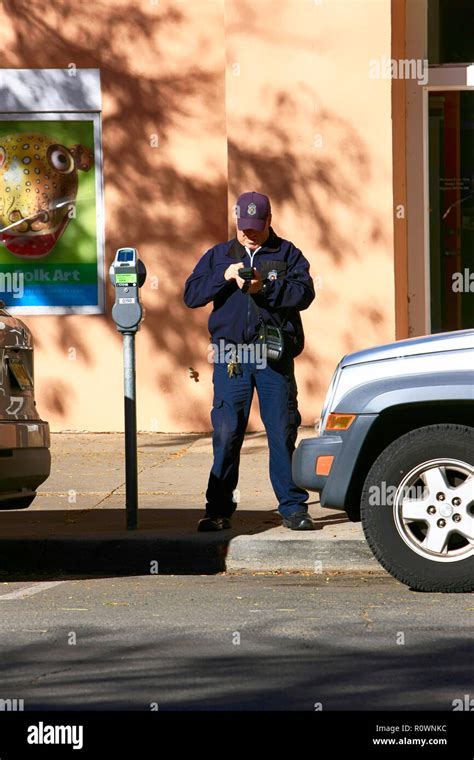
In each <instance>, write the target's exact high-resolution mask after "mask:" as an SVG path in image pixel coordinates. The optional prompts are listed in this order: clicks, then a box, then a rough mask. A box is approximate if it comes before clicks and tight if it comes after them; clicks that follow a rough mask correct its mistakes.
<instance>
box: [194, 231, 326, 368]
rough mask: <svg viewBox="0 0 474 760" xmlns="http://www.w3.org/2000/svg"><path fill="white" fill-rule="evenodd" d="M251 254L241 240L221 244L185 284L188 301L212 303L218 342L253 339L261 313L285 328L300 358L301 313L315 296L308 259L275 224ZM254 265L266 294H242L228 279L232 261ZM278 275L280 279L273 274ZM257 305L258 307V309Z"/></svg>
mask: <svg viewBox="0 0 474 760" xmlns="http://www.w3.org/2000/svg"><path fill="white" fill-rule="evenodd" d="M252 259H253V261H252V260H251V258H250V257H249V255H248V253H247V251H246V250H245V247H244V246H243V245H242V244H241V243H239V241H238V240H237V238H233V239H232V240H228V241H227V242H226V243H219V244H218V245H216V246H214V247H213V248H211V249H210V250H208V251H206V253H205V254H204V255H203V256H202V257H201V259H200V260H199V261H198V263H197V265H196V267H195V268H194V270H193V272H192V273H191V274H190V276H189V277H188V279H187V280H186V284H185V286H184V302H185V304H186V305H187V306H189V307H190V308H191V309H195V308H196V307H198V306H205V305H206V304H207V303H209V302H210V301H213V305H214V308H213V310H212V312H211V314H210V316H209V323H208V326H209V333H210V336H211V340H212V342H213V343H216V342H217V341H218V340H219V339H221V338H222V339H224V340H225V341H226V342H229V343H251V342H252V341H254V340H255V339H256V338H257V336H258V329H259V321H260V317H261V318H262V319H263V321H264V322H265V323H267V324H271V325H277V326H278V327H282V329H283V332H284V334H285V336H286V338H287V339H286V341H285V342H286V343H287V344H288V345H290V346H291V354H292V355H293V356H297V355H298V354H299V353H300V352H301V351H302V350H303V346H304V333H303V327H302V324H301V317H300V314H299V312H300V311H302V310H303V309H307V308H308V306H309V305H310V304H311V302H312V301H313V299H314V297H315V293H314V286H313V280H312V278H311V275H310V273H309V262H308V261H307V259H306V258H305V257H304V256H303V254H302V253H301V251H300V250H299V249H298V248H296V247H295V246H294V245H293V243H290V242H289V241H288V240H283V239H282V238H280V237H278V235H276V234H275V232H274V230H273V229H272V227H270V235H269V237H268V239H267V241H266V242H265V244H264V245H263V246H262V247H261V248H260V250H259V251H257V252H256V253H255V254H253V256H252ZM238 262H242V266H244V267H249V266H254V267H255V268H256V269H258V270H259V271H260V272H261V273H262V276H263V278H264V281H265V292H264V293H262V292H260V293H255V294H253V295H251V294H250V293H242V291H241V289H240V288H239V286H238V285H237V283H236V282H235V280H230V281H229V280H225V279H224V272H225V270H226V269H227V267H228V266H230V264H235V263H238ZM270 272H273V275H272V277H274V276H275V272H276V273H277V275H278V276H277V278H276V279H272V278H270V279H268V274H269V273H270ZM255 305H257V306H258V310H257V309H256V308H255Z"/></svg>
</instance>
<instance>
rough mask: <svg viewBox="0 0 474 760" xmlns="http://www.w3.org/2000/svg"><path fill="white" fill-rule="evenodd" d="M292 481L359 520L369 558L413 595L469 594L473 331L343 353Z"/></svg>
mask: <svg viewBox="0 0 474 760" xmlns="http://www.w3.org/2000/svg"><path fill="white" fill-rule="evenodd" d="M293 476H294V479H295V481H296V483H297V484H298V485H299V486H301V487H303V488H307V489H309V490H312V491H317V492H319V494H320V499H321V505H322V506H323V507H324V506H330V507H335V508H339V509H344V510H345V511H346V512H347V514H348V515H349V517H350V519H352V520H354V521H358V520H361V521H362V527H363V530H364V533H365V536H366V539H367V541H368V543H369V545H370V547H371V549H372V551H373V553H374V554H375V556H376V557H377V559H378V560H379V562H380V563H381V564H382V565H383V566H384V567H385V568H386V569H387V570H388V571H389V572H390V573H391V574H392V575H393V576H394V577H395V578H398V579H399V580H400V581H402V582H403V583H405V584H407V585H408V586H410V587H412V588H415V589H418V590H424V591H473V590H474V330H461V331H458V332H451V333H443V334H438V335H429V336H425V337H422V338H414V339H410V340H403V341H399V342H397V343H392V344H389V345H386V346H380V347H377V348H372V349H369V350H366V351H360V352H358V353H354V354H349V355H348V356H345V357H344V358H343V359H342V360H341V362H340V363H339V365H338V367H337V369H336V371H335V373H334V376H333V378H332V381H331V385H330V387H329V390H328V393H327V396H326V400H325V402H324V407H323V410H322V413H321V421H320V427H319V437H317V438H308V439H304V440H302V441H301V442H300V444H299V446H298V448H297V449H296V451H295V453H294V455H293Z"/></svg>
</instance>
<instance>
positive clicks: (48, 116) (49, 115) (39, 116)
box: [0, 111, 105, 316]
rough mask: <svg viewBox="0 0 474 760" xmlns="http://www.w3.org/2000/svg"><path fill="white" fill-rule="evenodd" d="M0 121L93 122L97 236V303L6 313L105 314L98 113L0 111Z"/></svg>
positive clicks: (10, 308) (17, 309)
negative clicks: (94, 304)
mask: <svg viewBox="0 0 474 760" xmlns="http://www.w3.org/2000/svg"><path fill="white" fill-rule="evenodd" d="M0 121H92V122H93V124H94V161H95V194H96V198H95V201H96V236H97V237H96V239H97V300H98V304H97V306H7V310H8V312H9V313H10V314H17V315H22V314H23V315H31V316H34V315H37V314H105V274H104V272H105V269H104V265H105V235H104V176H103V170H102V169H103V160H102V119H101V114H100V112H84V111H80V112H76V111H74V112H72V111H69V112H67V113H66V112H64V111H49V112H41V113H39V112H38V113H36V112H35V113H31V112H29V113H24V112H23V111H16V112H14V111H10V112H8V113H5V112H2V113H0Z"/></svg>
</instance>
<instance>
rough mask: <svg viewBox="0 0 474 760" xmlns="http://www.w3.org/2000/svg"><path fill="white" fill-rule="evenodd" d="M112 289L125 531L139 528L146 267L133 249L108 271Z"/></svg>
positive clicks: (121, 252)
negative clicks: (139, 367)
mask: <svg viewBox="0 0 474 760" xmlns="http://www.w3.org/2000/svg"><path fill="white" fill-rule="evenodd" d="M109 277H110V281H111V283H112V285H113V286H114V288H115V303H114V305H113V307H112V319H113V320H114V322H115V324H116V325H117V330H118V331H119V332H121V333H122V335H123V379H124V402H125V403H124V409H125V521H126V527H127V530H136V529H137V527H138V463H137V402H136V370H135V333H137V332H138V330H139V329H140V322H141V321H142V319H143V309H142V305H141V303H140V288H141V287H142V285H143V284H144V282H145V280H146V268H145V264H144V263H143V261H140V259H139V258H138V252H137V249H136V248H119V249H118V251H117V253H116V254H115V259H114V261H113V263H112V265H111V267H110V270H109Z"/></svg>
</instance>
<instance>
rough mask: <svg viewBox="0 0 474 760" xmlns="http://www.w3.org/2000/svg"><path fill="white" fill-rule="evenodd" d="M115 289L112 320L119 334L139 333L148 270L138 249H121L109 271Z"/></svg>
mask: <svg viewBox="0 0 474 760" xmlns="http://www.w3.org/2000/svg"><path fill="white" fill-rule="evenodd" d="M109 277H110V281H111V283H112V285H113V286H114V287H115V303H114V305H113V307H112V319H113V320H114V322H115V324H116V325H117V330H118V331H119V332H122V333H125V332H138V330H139V329H140V322H141V321H142V318H143V309H142V305H141V303H140V288H141V287H142V285H143V284H144V282H145V280H146V268H145V264H144V263H143V261H141V260H140V259H139V258H138V251H137V249H136V248H119V249H118V251H117V253H116V254H115V259H114V260H113V263H112V264H111V267H110V269H109Z"/></svg>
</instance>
